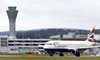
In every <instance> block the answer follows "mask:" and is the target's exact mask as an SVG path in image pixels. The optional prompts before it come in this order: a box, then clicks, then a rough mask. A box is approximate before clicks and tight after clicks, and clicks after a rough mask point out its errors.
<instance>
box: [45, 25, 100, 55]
mask: <svg viewBox="0 0 100 60" xmlns="http://www.w3.org/2000/svg"><path fill="white" fill-rule="evenodd" d="M94 32H95V27H94V28H93V29H92V31H90V33H89V34H88V37H87V39H86V40H85V41H61V40H56V41H55V40H54V41H48V42H47V43H45V45H44V46H43V49H44V50H45V51H46V52H47V53H48V54H49V55H50V56H53V54H55V53H56V52H59V56H64V54H63V52H72V53H73V54H74V55H75V56H76V57H80V51H81V50H86V49H91V48H96V47H100V44H99V43H96V42H95V39H94Z"/></svg>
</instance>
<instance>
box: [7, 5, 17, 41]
mask: <svg viewBox="0 0 100 60" xmlns="http://www.w3.org/2000/svg"><path fill="white" fill-rule="evenodd" d="M17 13H18V10H16V7H15V6H9V7H8V10H7V15H8V19H9V31H10V33H9V38H11V39H16V26H15V24H16V17H17Z"/></svg>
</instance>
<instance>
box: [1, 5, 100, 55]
mask: <svg viewBox="0 0 100 60" xmlns="http://www.w3.org/2000/svg"><path fill="white" fill-rule="evenodd" d="M17 14H18V10H16V7H15V6H10V7H8V10H7V15H8V19H9V32H10V34H9V36H8V35H0V53H24V52H37V51H40V50H41V51H43V50H42V47H40V46H39V45H44V44H45V43H46V42H48V41H50V40H85V39H86V37H87V35H76V34H75V33H68V34H67V35H55V36H51V37H50V39H17V38H16V25H15V23H16V17H17ZM95 39H97V40H98V41H100V35H95Z"/></svg>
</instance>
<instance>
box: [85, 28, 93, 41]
mask: <svg viewBox="0 0 100 60" xmlns="http://www.w3.org/2000/svg"><path fill="white" fill-rule="evenodd" d="M94 32H95V27H94V28H93V29H92V31H90V33H89V34H88V37H87V40H86V41H88V42H93V41H94Z"/></svg>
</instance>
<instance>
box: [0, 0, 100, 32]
mask: <svg viewBox="0 0 100 60" xmlns="http://www.w3.org/2000/svg"><path fill="white" fill-rule="evenodd" d="M8 6H17V10H19V12H18V15H17V19H16V30H32V29H42V28H77V29H92V28H93V26H95V27H96V29H99V28H100V0H0V31H9V21H8V17H7V14H6V10H7V9H8Z"/></svg>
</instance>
